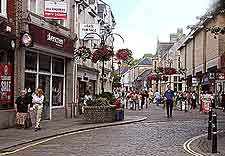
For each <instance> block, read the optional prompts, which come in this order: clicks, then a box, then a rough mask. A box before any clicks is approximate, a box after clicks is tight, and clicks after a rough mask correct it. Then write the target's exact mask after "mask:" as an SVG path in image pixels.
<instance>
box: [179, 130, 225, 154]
mask: <svg viewBox="0 0 225 156" xmlns="http://www.w3.org/2000/svg"><path fill="white" fill-rule="evenodd" d="M223 132H225V131H219V132H218V133H223ZM207 135H208V133H206V134H202V135H199V136H196V137H193V138H191V139H189V140H187V141H186V142H185V143H184V145H183V148H184V150H185V151H186V152H188V153H189V154H191V155H193V156H204V155H203V154H201V153H198V152H195V151H194V150H192V149H191V147H190V145H191V143H192V142H194V141H195V140H197V139H199V138H201V137H205V136H207Z"/></svg>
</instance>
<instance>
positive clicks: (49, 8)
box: [44, 0, 67, 19]
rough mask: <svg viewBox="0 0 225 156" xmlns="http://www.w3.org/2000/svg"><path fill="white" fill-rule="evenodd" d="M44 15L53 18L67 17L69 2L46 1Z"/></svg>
mask: <svg viewBox="0 0 225 156" xmlns="http://www.w3.org/2000/svg"><path fill="white" fill-rule="evenodd" d="M44 17H45V18H51V19H67V3H66V2H64V1H56V0H55V1H52V0H46V1H45V10H44Z"/></svg>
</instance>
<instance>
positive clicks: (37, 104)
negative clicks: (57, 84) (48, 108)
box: [32, 88, 44, 131]
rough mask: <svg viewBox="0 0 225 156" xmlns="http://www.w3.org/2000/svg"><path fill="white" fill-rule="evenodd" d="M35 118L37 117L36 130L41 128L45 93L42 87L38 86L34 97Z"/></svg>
mask: <svg viewBox="0 0 225 156" xmlns="http://www.w3.org/2000/svg"><path fill="white" fill-rule="evenodd" d="M32 103H33V110H34V118H35V131H38V130H41V126H40V122H41V115H42V110H43V104H44V93H43V90H42V89H41V88H38V89H37V90H36V92H35V94H34V95H33V97H32Z"/></svg>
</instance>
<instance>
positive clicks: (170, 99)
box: [164, 85, 174, 118]
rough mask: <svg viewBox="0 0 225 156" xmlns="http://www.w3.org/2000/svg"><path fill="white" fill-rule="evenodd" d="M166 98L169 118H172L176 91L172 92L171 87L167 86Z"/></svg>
mask: <svg viewBox="0 0 225 156" xmlns="http://www.w3.org/2000/svg"><path fill="white" fill-rule="evenodd" d="M164 97H165V99H166V110H167V118H171V117H172V111H173V100H174V91H173V90H171V86H170V85H168V86H167V91H166V92H165V93H164Z"/></svg>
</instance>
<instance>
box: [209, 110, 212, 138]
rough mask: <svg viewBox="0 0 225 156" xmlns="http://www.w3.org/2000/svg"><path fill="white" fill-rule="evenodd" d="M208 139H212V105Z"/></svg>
mask: <svg viewBox="0 0 225 156" xmlns="http://www.w3.org/2000/svg"><path fill="white" fill-rule="evenodd" d="M208 140H212V107H209V121H208Z"/></svg>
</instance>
